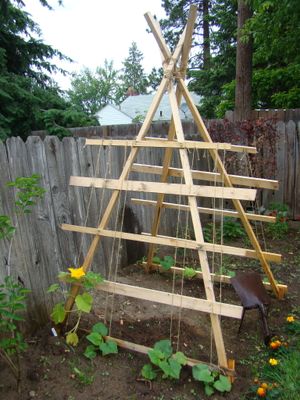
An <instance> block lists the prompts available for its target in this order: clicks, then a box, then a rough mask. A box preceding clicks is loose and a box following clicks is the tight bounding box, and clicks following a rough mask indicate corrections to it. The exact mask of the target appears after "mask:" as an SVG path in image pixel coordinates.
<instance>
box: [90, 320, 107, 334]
mask: <svg viewBox="0 0 300 400" xmlns="http://www.w3.org/2000/svg"><path fill="white" fill-rule="evenodd" d="M92 332H97V333H100V335H101V336H106V335H107V334H108V329H107V327H106V326H105V325H104V324H103V322H98V323H97V324H95V325H94V326H93V327H92Z"/></svg>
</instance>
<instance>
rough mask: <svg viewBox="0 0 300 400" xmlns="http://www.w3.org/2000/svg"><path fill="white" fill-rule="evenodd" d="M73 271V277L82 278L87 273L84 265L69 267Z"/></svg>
mask: <svg viewBox="0 0 300 400" xmlns="http://www.w3.org/2000/svg"><path fill="white" fill-rule="evenodd" d="M68 270H69V271H70V273H71V278H75V279H80V278H82V277H83V276H84V275H85V272H84V270H83V267H80V268H68Z"/></svg>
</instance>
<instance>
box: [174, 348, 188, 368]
mask: <svg viewBox="0 0 300 400" xmlns="http://www.w3.org/2000/svg"><path fill="white" fill-rule="evenodd" d="M173 358H174V360H176V361H177V362H178V363H179V364H181V365H186V363H187V358H186V356H185V355H184V354H183V353H182V352H181V351H177V353H175V354H174V355H173Z"/></svg>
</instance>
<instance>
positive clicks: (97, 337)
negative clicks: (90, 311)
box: [84, 322, 118, 360]
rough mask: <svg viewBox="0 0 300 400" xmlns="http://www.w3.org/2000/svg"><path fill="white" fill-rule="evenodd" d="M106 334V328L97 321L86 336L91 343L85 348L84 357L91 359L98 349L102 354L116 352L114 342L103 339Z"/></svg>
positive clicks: (116, 347)
mask: <svg viewBox="0 0 300 400" xmlns="http://www.w3.org/2000/svg"><path fill="white" fill-rule="evenodd" d="M107 334H108V329H107V327H106V326H105V325H104V324H103V323H102V322H98V323H97V324H95V325H94V326H93V327H92V332H91V333H90V334H89V335H87V337H86V338H87V340H88V341H89V342H90V343H91V344H90V345H88V346H87V348H86V349H85V352H84V355H85V357H87V358H89V359H90V360H92V359H94V358H95V357H96V356H97V353H98V352H99V351H100V352H101V354H102V355H103V356H106V355H108V354H117V353H118V346H117V344H116V342H114V341H113V340H107V339H105V336H107Z"/></svg>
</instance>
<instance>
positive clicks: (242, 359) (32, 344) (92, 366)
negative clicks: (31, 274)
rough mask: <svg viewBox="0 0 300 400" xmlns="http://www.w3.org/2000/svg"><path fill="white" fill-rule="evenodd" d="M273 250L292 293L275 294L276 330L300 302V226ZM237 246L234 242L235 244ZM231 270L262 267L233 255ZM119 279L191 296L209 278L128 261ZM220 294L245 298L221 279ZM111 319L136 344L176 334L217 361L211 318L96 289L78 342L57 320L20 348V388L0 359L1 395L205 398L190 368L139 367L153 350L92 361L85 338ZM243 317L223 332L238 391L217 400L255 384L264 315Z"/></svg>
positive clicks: (10, 398) (97, 399) (187, 347)
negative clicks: (147, 372) (145, 370)
mask: <svg viewBox="0 0 300 400" xmlns="http://www.w3.org/2000/svg"><path fill="white" fill-rule="evenodd" d="M268 241H269V246H268V251H273V252H276V253H281V254H282V255H283V263H282V264H280V265H273V266H272V267H273V270H274V275H275V277H276V279H278V280H279V281H280V282H282V283H285V284H287V285H288V288H289V289H288V294H287V296H286V297H285V298H284V299H283V300H277V299H276V298H275V297H274V296H273V295H272V294H270V297H271V308H270V313H269V317H268V322H269V326H270V329H271V331H272V332H274V333H276V334H280V333H281V330H282V326H283V325H284V323H285V319H286V316H287V315H288V314H289V313H291V312H292V311H293V310H294V309H295V308H297V307H298V308H299V306H300V303H299V297H298V294H299V283H300V277H299V272H300V256H299V254H300V225H299V224H297V223H294V224H293V225H292V224H291V227H290V232H289V234H288V235H287V236H286V237H285V238H284V240H271V241H270V240H268ZM233 245H234V244H233ZM224 261H226V268H228V269H230V270H232V271H236V270H246V269H247V270H249V269H250V270H254V271H259V270H260V267H259V264H258V263H257V262H256V261H254V260H245V259H241V258H240V259H238V258H229V257H227V258H226V260H223V263H224ZM118 280H119V281H120V282H123V283H128V284H133V285H139V286H143V287H147V288H153V289H158V290H164V291H174V292H175V293H182V294H185V295H188V296H195V297H202V298H203V297H204V289H203V283H202V282H201V281H200V280H198V279H195V278H193V279H190V280H186V279H185V280H184V282H183V285H182V280H181V278H178V277H177V278H175V279H173V276H172V275H171V274H168V273H149V274H146V273H145V272H144V270H143V268H142V267H141V265H138V264H137V265H129V266H127V267H125V268H123V269H122V270H121V271H119V278H118ZM215 293H216V298H217V300H221V301H223V302H228V303H232V304H240V303H239V299H238V297H237V296H236V294H235V293H234V290H233V288H232V287H230V285H226V284H222V285H221V286H220V284H215ZM104 318H105V319H106V323H107V326H108V327H109V328H110V333H111V336H113V337H117V338H120V339H124V340H128V341H130V342H134V343H138V344H142V345H146V346H153V345H154V343H155V342H156V341H158V340H161V339H168V338H171V340H172V344H173V348H174V351H176V350H180V351H182V352H184V354H186V355H187V356H189V357H191V358H196V359H199V360H201V361H204V360H205V361H207V362H212V363H215V362H216V351H215V348H214V344H213V337H212V331H211V328H210V319H209V316H208V315H206V314H203V313H198V312H194V311H190V310H185V309H176V310H175V309H173V308H172V307H168V306H163V305H161V304H157V303H151V302H148V301H141V300H136V299H133V298H128V297H123V296H118V295H107V294H106V293H103V292H101V293H97V294H96V296H95V306H94V309H93V313H92V314H91V315H89V317H88V318H85V319H84V320H83V321H82V324H81V330H80V331H79V334H80V343H79V345H78V346H77V347H76V348H72V347H69V346H67V345H66V344H65V342H64V340H63V338H60V337H54V336H52V335H51V325H50V324H49V325H48V326H45V327H43V328H41V329H40V330H39V331H37V332H34V334H33V335H31V336H30V337H28V338H27V343H28V350H27V351H26V352H25V353H23V354H22V357H21V365H22V385H21V392H20V393H17V391H16V388H15V382H14V379H13V377H12V375H11V373H10V371H9V370H8V368H7V366H6V365H5V364H4V363H3V362H2V361H1V359H0V399H1V400H16V399H21V400H27V399H37V400H47V399H52V400H140V399H141V400H143V399H145V400H150V399H152V400H155V399H157V400H189V399H193V400H195V399H198V400H199V399H205V398H206V397H205V394H204V391H203V387H202V386H201V384H200V383H197V382H195V381H194V380H193V379H192V373H191V369H190V368H189V367H184V368H183V370H182V373H181V378H180V380H179V381H175V380H166V379H161V378H160V379H157V380H155V381H154V382H152V383H151V382H148V381H145V380H143V379H142V377H141V374H140V371H141V369H142V367H143V365H144V364H146V363H148V357H147V355H142V354H138V353H134V352H131V351H127V350H123V349H119V353H118V354H117V355H110V356H106V357H101V356H97V358H96V359H95V360H93V362H90V361H89V360H87V359H86V358H85V357H84V356H83V352H84V349H85V347H86V346H87V344H88V342H87V340H86V339H85V336H86V335H87V333H88V332H89V330H90V328H91V326H92V325H93V324H94V323H96V322H99V321H103V320H104ZM238 327H239V321H238V320H234V319H231V318H222V331H223V336H224V342H225V347H226V351H227V355H228V358H233V359H235V360H236V374H237V375H236V379H235V381H234V384H233V389H232V391H231V392H230V393H227V394H225V395H221V394H214V395H213V396H212V397H211V398H212V399H215V400H219V399H224V398H225V399H232V400H240V399H246V398H247V392H248V391H249V387H250V386H251V384H252V383H253V378H254V371H253V368H252V361H251V360H255V358H256V357H258V356H259V353H260V351H261V350H262V349H263V348H264V343H263V335H262V326H261V320H260V317H259V315H258V311H257V310H249V311H247V312H246V316H245V321H244V324H243V327H242V332H241V333H240V334H239V335H238V334H237V332H238Z"/></svg>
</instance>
